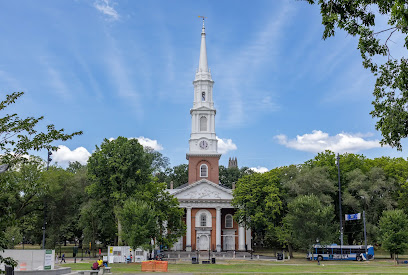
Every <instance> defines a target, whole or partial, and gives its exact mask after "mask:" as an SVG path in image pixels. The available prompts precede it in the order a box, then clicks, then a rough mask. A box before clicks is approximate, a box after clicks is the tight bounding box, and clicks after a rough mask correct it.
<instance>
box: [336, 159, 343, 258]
mask: <svg viewBox="0 0 408 275" xmlns="http://www.w3.org/2000/svg"><path fill="white" fill-rule="evenodd" d="M336 164H337V172H338V179H339V214H340V253H341V259H342V260H343V214H342V213H341V182H340V154H339V153H337V162H336Z"/></svg>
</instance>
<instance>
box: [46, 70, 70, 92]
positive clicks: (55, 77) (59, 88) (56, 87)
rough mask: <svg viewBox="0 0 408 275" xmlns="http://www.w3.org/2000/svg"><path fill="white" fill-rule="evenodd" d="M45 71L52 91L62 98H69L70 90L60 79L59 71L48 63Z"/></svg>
mask: <svg viewBox="0 0 408 275" xmlns="http://www.w3.org/2000/svg"><path fill="white" fill-rule="evenodd" d="M47 73H48V76H49V78H48V79H49V85H50V86H51V88H52V89H53V90H52V91H53V92H55V93H58V94H59V95H60V96H62V97H64V98H69V97H70V96H71V94H70V90H69V88H68V87H67V85H66V83H65V81H64V80H63V79H62V75H61V73H60V72H59V71H57V70H56V69H55V68H53V67H52V66H50V65H49V66H48V67H47Z"/></svg>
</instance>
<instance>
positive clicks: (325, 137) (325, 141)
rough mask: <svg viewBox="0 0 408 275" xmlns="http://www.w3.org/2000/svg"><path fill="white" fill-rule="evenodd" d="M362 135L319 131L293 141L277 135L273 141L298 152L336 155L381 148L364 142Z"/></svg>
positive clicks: (375, 141) (377, 144)
mask: <svg viewBox="0 0 408 275" xmlns="http://www.w3.org/2000/svg"><path fill="white" fill-rule="evenodd" d="M364 136H366V135H362V134H347V133H340V134H337V135H335V136H330V135H329V134H328V133H324V132H322V131H320V130H314V131H312V133H311V134H304V135H301V136H300V135H297V136H296V138H294V139H288V137H287V136H286V135H277V136H275V139H276V140H277V141H278V143H279V144H282V145H284V146H286V147H288V148H292V149H295V150H299V151H305V152H311V153H320V152H322V151H325V150H331V151H333V152H336V153H346V152H348V153H355V152H358V151H362V150H368V149H372V148H378V147H381V145H380V141H379V140H366V139H364Z"/></svg>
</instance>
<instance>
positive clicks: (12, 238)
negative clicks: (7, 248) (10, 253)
mask: <svg viewBox="0 0 408 275" xmlns="http://www.w3.org/2000/svg"><path fill="white" fill-rule="evenodd" d="M11 240H12V241H13V249H14V236H13V237H11Z"/></svg>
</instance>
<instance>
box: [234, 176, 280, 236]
mask: <svg viewBox="0 0 408 275" xmlns="http://www.w3.org/2000/svg"><path fill="white" fill-rule="evenodd" d="M281 174H282V170H281V169H279V168H277V169H273V170H271V171H269V172H267V173H263V174H260V173H254V174H251V175H246V176H244V177H242V178H241V179H239V180H238V183H237V185H236V188H235V190H234V191H233V195H234V198H233V200H232V205H233V206H234V207H235V208H236V212H235V219H236V220H237V222H238V223H240V224H244V225H245V226H246V227H247V228H251V229H252V232H254V234H255V239H256V242H257V243H261V242H262V241H264V236H266V235H268V236H269V240H271V239H275V238H276V236H275V234H274V232H275V231H274V230H275V229H274V228H275V226H276V225H277V224H278V223H279V221H280V214H281V210H282V199H281V196H282V192H281V190H280V177H281Z"/></svg>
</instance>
